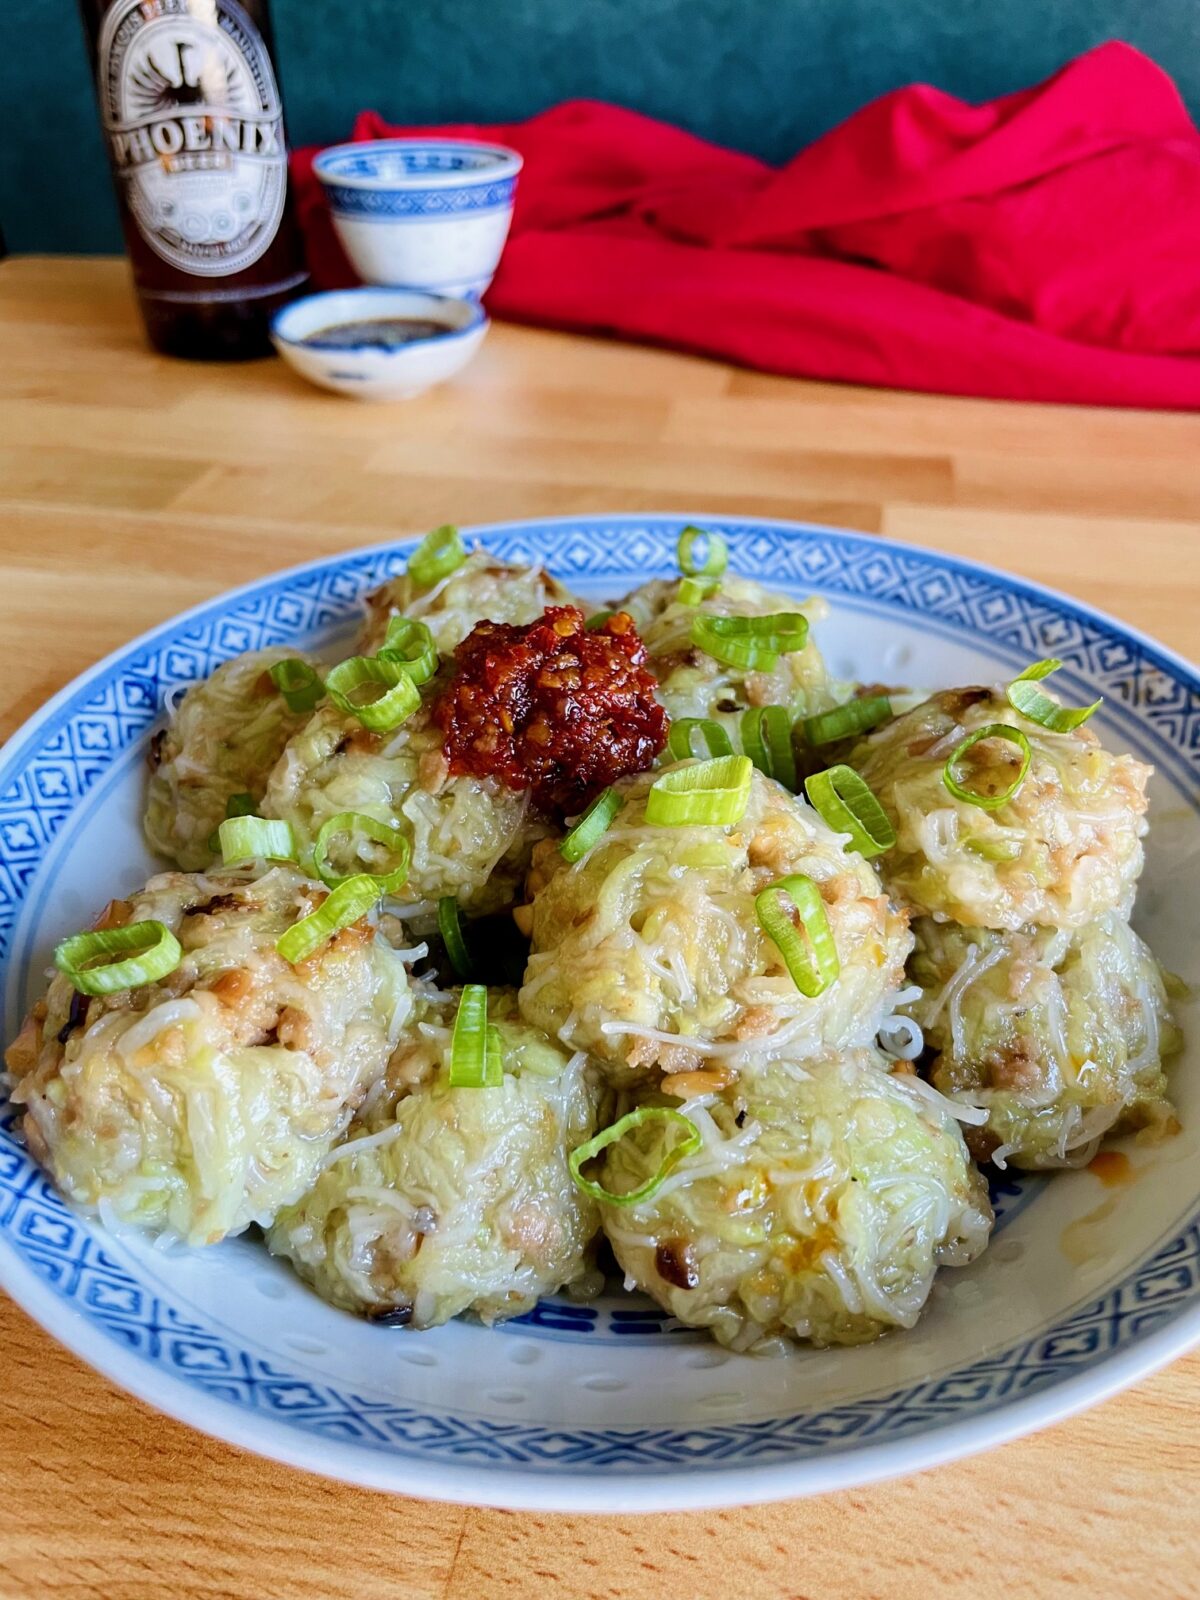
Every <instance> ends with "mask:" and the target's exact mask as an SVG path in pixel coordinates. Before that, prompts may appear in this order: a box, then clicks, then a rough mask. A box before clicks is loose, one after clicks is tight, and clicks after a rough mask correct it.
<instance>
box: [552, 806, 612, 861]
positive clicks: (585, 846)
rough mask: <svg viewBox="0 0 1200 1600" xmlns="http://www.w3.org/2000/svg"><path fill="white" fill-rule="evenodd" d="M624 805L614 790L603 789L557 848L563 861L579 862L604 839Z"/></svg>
mask: <svg viewBox="0 0 1200 1600" xmlns="http://www.w3.org/2000/svg"><path fill="white" fill-rule="evenodd" d="M624 804H625V802H624V800H623V799H622V798H621V796H620V795H619V794H618V793H617V791H616V790H615V789H604V790H602V791H601V792H600V793H599V794H598V795H597V796H596V798H595V799H594V800H593V801H592V803H591V805H590V806H589V807H588V808H587V810H586V811H585V812H584V813H583V815H582V816H581V817H580V818H579V820H578V821H577V822H576V824H575V826H574V827H573V828H572V829H571V831H570V833H568V834H567V836H566V838H565V839H563V840H562V841H561V842H560V844H559V847H558V853H559V855H561V856H562V858H563V860H564V861H572V862H574V861H579V860H581V859H582V858H583V857H584V856H585V855H587V853H588V851H589V850H590V849H591V848H592V846H593V845H594V844H595V843H596V842H597V841H598V840H599V839H602V838H603V837H604V835H605V834H606V833H607V832H608V830H609V828H611V827H612V825H613V821H614V819H615V817H616V815H617V813H618V812H619V811H620V809H621V807H622V806H623V805H624Z"/></svg>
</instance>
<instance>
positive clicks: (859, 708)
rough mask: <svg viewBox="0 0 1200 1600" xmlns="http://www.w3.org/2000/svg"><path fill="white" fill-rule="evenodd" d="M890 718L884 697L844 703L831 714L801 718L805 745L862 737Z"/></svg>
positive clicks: (870, 695)
mask: <svg viewBox="0 0 1200 1600" xmlns="http://www.w3.org/2000/svg"><path fill="white" fill-rule="evenodd" d="M891 714H892V702H891V701H890V700H889V699H888V697H887V695H886V694H865V695H862V696H861V697H860V698H859V699H857V700H847V702H846V704H845V705H842V706H834V708H833V710H832V711H821V712H819V713H818V714H817V715H816V716H815V717H805V719H804V722H803V724H802V726H803V728H804V739H805V743H806V744H832V743H833V742H834V740H835V739H846V738H849V737H850V735H851V734H856V733H866V732H867V731H868V729H870V728H877V727H878V726H879V724H880V723H881V722H886V721H887V719H888V718H889V717H890V716H891Z"/></svg>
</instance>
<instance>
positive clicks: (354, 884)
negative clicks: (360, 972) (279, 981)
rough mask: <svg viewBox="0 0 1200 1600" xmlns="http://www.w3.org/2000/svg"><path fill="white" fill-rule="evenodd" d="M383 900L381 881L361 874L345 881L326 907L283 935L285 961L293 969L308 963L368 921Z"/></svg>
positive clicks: (280, 943) (279, 944)
mask: <svg viewBox="0 0 1200 1600" xmlns="http://www.w3.org/2000/svg"><path fill="white" fill-rule="evenodd" d="M378 899H379V882H378V879H376V878H372V877H371V876H370V875H369V874H368V873H365V872H361V873H359V874H358V875H357V877H353V878H345V879H344V880H343V881H342V882H341V883H339V884H338V886H337V888H336V889H331V890H330V892H329V897H328V899H327V900H326V901H325V903H324V905H320V906H318V907H317V909H316V910H315V911H312V912H310V913H309V914H308V916H307V917H301V919H300V921H299V922H294V923H293V924H292V926H291V927H290V928H289V929H288V930H287V932H286V933H282V934H280V936H279V938H278V939H276V941H275V948H276V950H278V951H279V954H280V955H281V956H282V957H283V959H284V960H285V961H290V962H291V963H292V965H293V966H295V965H296V963H297V962H300V961H305V960H307V959H308V957H309V956H310V955H312V953H313V951H314V950H319V949H320V948H321V946H322V945H323V944H326V943H327V942H328V941H329V940H330V939H332V938H333V936H334V934H337V933H340V932H341V931H342V929H343V928H348V927H349V926H350V924H351V923H352V922H357V921H358V919H359V918H360V917H365V916H366V914H367V912H368V911H370V910H371V909H372V907H373V906H374V905H375V904H376V902H377V901H378Z"/></svg>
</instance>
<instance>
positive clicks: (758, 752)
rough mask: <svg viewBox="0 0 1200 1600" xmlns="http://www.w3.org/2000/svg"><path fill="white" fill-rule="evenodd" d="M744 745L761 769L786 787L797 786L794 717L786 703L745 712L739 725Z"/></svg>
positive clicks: (752, 708)
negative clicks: (793, 734)
mask: <svg viewBox="0 0 1200 1600" xmlns="http://www.w3.org/2000/svg"><path fill="white" fill-rule="evenodd" d="M738 732H739V735H740V737H741V741H742V749H743V750H744V751H745V752H746V754H747V755H748V756H749V757H750V759H751V761H753V763H754V765H755V766H756V767H757V768H758V770H759V771H760V772H765V773H766V775H767V777H768V778H774V779H775V781H776V782H777V783H781V784H782V785H783V787H784V788H785V789H791V790H792V792H793V793H794V792H795V789H796V752H795V751H794V750H793V749H792V719H791V717H790V715H789V714H788V709H787V707H786V706H751V707H750V709H749V711H743V712H742V720H741V724H740V726H739V729H738Z"/></svg>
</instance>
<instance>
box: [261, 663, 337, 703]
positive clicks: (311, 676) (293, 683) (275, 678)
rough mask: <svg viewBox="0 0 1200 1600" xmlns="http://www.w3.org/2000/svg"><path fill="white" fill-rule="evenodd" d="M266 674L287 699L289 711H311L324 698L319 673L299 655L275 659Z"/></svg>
mask: <svg viewBox="0 0 1200 1600" xmlns="http://www.w3.org/2000/svg"><path fill="white" fill-rule="evenodd" d="M267 676H268V677H269V678H270V680H271V682H272V683H273V684H274V685H275V687H276V688H277V689H278V690H279V692H280V694H281V695H282V696H283V698H284V699H285V700H286V701H287V708H288V710H289V711H311V710H312V708H313V707H314V706H315V705H316V704H317V703H318V702H319V701H321V700H323V699H324V698H325V685H324V684H323V683H322V682H321V679H320V675H319V674H318V673H317V671H316V669H315V668H314V667H311V666H310V665H309V664H308V662H307V661H301V659H300V657H299V656H289V657H288V658H287V660H286V661H277V662H276V663H275V665H274V666H273V667H271V668H269V669H268V673H267Z"/></svg>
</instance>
